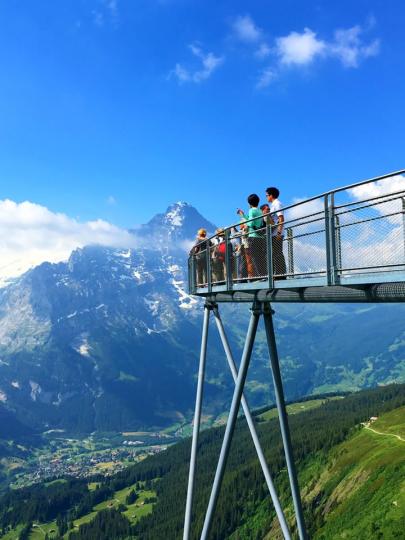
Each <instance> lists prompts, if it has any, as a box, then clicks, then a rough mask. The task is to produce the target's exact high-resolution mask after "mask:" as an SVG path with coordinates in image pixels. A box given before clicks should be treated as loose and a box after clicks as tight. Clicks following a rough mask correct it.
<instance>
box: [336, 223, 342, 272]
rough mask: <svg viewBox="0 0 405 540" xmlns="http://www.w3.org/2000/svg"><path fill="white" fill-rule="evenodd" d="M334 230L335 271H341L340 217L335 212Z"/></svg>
mask: <svg viewBox="0 0 405 540" xmlns="http://www.w3.org/2000/svg"><path fill="white" fill-rule="evenodd" d="M335 230H336V265H337V272H341V271H342V238H341V233H340V217H339V216H338V215H337V214H335Z"/></svg>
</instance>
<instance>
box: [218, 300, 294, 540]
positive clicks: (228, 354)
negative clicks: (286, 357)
mask: <svg viewBox="0 0 405 540" xmlns="http://www.w3.org/2000/svg"><path fill="white" fill-rule="evenodd" d="M213 311H214V317H215V322H216V323H217V328H218V332H219V335H220V337H221V341H222V345H223V346H224V351H225V355H226V359H227V360H228V364H229V369H230V370H231V373H232V377H233V380H234V382H235V384H236V381H237V378H238V371H237V369H236V365H235V361H234V359H233V355H232V351H231V348H230V346H229V341H228V338H227V336H226V333H225V329H224V325H223V323H222V319H221V316H220V314H219V310H218V307H214V310H213ZM242 408H243V412H244V413H245V417H246V422H247V424H248V426H249V430H250V434H251V435H252V439H253V443H254V445H255V448H256V452H257V456H258V458H259V461H260V465H261V467H262V470H263V474H264V477H265V479H266V484H267V487H268V488H269V492H270V496H271V499H272V501H273V504H274V509H275V511H276V514H277V517H278V520H279V522H280V527H281V530H282V531H283V536H284V538H285V539H286V540H291V534H290V531H289V529H288V525H287V521H286V519H285V516H284V512H283V509H282V508H281V504H280V501H279V498H278V496H277V493H276V489H275V487H274V484H273V481H272V479H271V475H270V471H269V468H268V466H267V462H266V458H265V456H264V453H263V450H262V447H261V444H260V441H259V437H258V435H257V431H256V426H255V423H254V420H253V418H252V415H251V413H250V409H249V404H248V402H247V399H246V398H245V396H244V395H243V394H242Z"/></svg>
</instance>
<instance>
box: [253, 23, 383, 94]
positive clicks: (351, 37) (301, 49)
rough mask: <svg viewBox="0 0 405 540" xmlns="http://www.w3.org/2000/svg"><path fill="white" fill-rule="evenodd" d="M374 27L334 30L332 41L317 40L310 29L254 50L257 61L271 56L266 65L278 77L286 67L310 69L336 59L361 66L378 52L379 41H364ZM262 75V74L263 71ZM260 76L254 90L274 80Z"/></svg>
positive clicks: (349, 66)
mask: <svg viewBox="0 0 405 540" xmlns="http://www.w3.org/2000/svg"><path fill="white" fill-rule="evenodd" d="M373 26H374V21H372V22H370V21H368V22H367V23H366V25H364V26H361V25H355V26H352V27H350V28H342V29H337V30H335V32H334V34H333V38H332V39H329V40H328V39H324V38H321V37H319V35H318V34H317V32H315V31H314V30H312V29H311V28H304V30H303V31H302V32H297V31H293V32H290V33H289V34H287V35H285V36H279V37H276V38H275V40H274V47H273V46H272V47H269V46H268V45H267V44H266V43H265V42H263V43H261V45H260V47H259V48H258V49H257V50H256V53H255V56H256V58H262V59H263V58H266V57H272V62H271V64H270V65H269V66H268V69H271V70H272V71H273V73H275V74H280V73H282V72H283V71H285V70H286V68H291V67H295V68H299V67H304V66H310V65H311V64H313V63H314V62H315V61H316V60H318V59H323V60H325V59H330V60H333V59H335V60H338V61H339V62H340V63H341V64H342V65H343V66H344V67H345V68H357V67H359V65H360V63H361V62H362V61H363V60H365V59H367V58H370V57H372V56H376V55H377V54H378V53H379V51H380V40H379V39H372V40H371V41H367V40H366V39H365V34H366V33H367V32H368V31H369V30H371V28H372V27H373ZM262 73H263V72H262ZM262 73H261V74H260V75H259V78H258V83H257V87H258V88H265V87H266V86H268V85H269V84H270V83H271V82H272V81H273V78H269V79H268V80H267V82H266V80H265V79H264V80H262Z"/></svg>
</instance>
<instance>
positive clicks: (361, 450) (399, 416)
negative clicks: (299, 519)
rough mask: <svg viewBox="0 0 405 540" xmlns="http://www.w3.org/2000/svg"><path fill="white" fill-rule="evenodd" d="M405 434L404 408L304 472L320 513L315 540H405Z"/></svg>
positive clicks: (307, 498)
mask: <svg viewBox="0 0 405 540" xmlns="http://www.w3.org/2000/svg"><path fill="white" fill-rule="evenodd" d="M373 430H375V431H373ZM377 430H378V431H377ZM404 431H405V407H401V408H398V409H396V410H394V411H392V412H389V413H386V414H384V415H382V417H381V418H380V419H379V420H378V421H376V422H373V423H372V424H371V425H369V424H366V425H365V426H363V428H362V429H361V430H360V432H358V433H356V434H355V435H353V436H352V437H350V438H349V439H348V440H347V441H345V442H344V443H342V444H340V445H338V446H337V447H335V448H333V449H332V450H331V451H330V452H329V454H328V456H327V459H326V461H325V462H321V461H318V462H317V460H311V461H310V462H309V464H308V465H307V466H306V467H305V468H304V470H303V472H302V477H303V479H305V480H306V486H305V490H304V498H305V502H306V503H307V504H310V505H311V506H312V507H314V508H316V509H315V511H314V517H315V523H316V527H315V528H316V529H318V530H317V531H316V532H315V530H314V536H313V537H314V539H319V540H329V539H332V538H345V539H353V540H354V539H358V538H370V539H374V538H376V539H378V538H384V539H387V540H388V539H394V538H395V539H398V538H405V438H402V437H401V434H404Z"/></svg>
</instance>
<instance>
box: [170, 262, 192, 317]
mask: <svg viewBox="0 0 405 540" xmlns="http://www.w3.org/2000/svg"><path fill="white" fill-rule="evenodd" d="M168 271H169V273H170V274H171V275H172V276H173V277H172V279H171V280H170V283H171V285H173V287H174V288H175V289H176V291H177V293H178V296H179V299H178V301H179V307H180V308H182V309H192V308H193V307H194V306H195V305H196V304H197V303H198V300H196V299H195V298H193V297H192V296H190V295H189V294H188V293H187V292H186V291H185V288H184V287H185V285H184V279H182V278H183V271H182V269H181V268H180V266H179V265H177V264H171V265H169V267H168Z"/></svg>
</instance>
